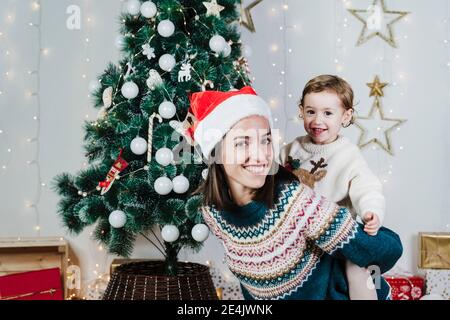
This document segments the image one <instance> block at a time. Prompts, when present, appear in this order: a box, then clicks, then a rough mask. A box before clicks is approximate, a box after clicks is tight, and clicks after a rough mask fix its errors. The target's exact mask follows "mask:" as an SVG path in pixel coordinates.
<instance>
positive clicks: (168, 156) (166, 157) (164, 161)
mask: <svg viewBox="0 0 450 320" xmlns="http://www.w3.org/2000/svg"><path fill="white" fill-rule="evenodd" d="M155 159H156V162H158V163H159V164H160V165H162V166H163V167H165V166H168V165H169V164H171V163H172V161H173V152H172V150H170V149H168V148H161V149H159V150H158V151H156V154H155Z"/></svg>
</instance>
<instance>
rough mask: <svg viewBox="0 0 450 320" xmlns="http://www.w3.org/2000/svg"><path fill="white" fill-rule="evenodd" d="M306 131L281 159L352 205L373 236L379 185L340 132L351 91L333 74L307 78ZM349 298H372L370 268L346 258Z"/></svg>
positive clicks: (379, 218)
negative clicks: (361, 266) (355, 263)
mask: <svg viewBox="0 0 450 320" xmlns="http://www.w3.org/2000/svg"><path fill="white" fill-rule="evenodd" d="M299 116H300V118H302V119H303V122H304V127H305V130H306V132H307V135H306V136H302V137H298V138H296V139H295V140H294V141H293V142H291V143H290V144H288V145H287V146H285V147H284V148H283V149H282V150H281V154H280V156H281V159H280V160H281V164H283V165H284V166H286V167H287V168H288V169H290V170H291V171H292V172H293V173H294V174H295V175H296V176H297V177H298V178H299V179H300V181H301V182H302V183H304V184H306V185H308V186H309V187H311V188H312V189H314V190H315V191H316V192H317V193H318V194H320V195H323V196H325V197H326V198H328V199H329V200H331V201H334V202H336V203H338V204H339V205H342V206H345V207H347V208H349V209H350V211H351V212H352V213H353V215H354V217H356V214H357V215H358V216H359V217H360V218H361V220H362V222H363V223H364V231H365V232H367V233H368V234H370V235H376V234H377V232H378V229H379V228H380V227H381V225H382V222H383V217H384V207H385V200H384V197H383V194H382V185H381V183H380V181H379V180H378V178H377V177H376V176H375V175H374V174H373V173H372V172H371V170H370V169H369V166H368V165H367V163H366V161H365V160H364V158H363V156H362V154H361V152H360V150H359V148H358V147H357V146H356V145H354V144H353V143H351V142H350V140H348V139H347V138H345V137H343V136H341V135H340V134H339V132H340V130H341V127H344V128H346V127H348V126H350V125H351V124H352V123H353V90H352V88H351V87H350V85H349V84H348V83H347V82H346V81H345V80H343V79H341V78H339V77H337V76H331V75H321V76H318V77H316V78H314V79H312V80H310V81H309V82H308V83H307V84H306V86H305V89H304V90H303V94H302V98H301V101H300V115H299ZM346 274H347V279H348V284H349V292H350V299H351V300H376V299H377V294H376V290H375V288H374V287H373V286H371V285H369V284H370V282H369V277H370V273H369V271H368V270H366V269H365V268H360V267H359V266H356V265H354V264H353V263H351V262H349V261H346Z"/></svg>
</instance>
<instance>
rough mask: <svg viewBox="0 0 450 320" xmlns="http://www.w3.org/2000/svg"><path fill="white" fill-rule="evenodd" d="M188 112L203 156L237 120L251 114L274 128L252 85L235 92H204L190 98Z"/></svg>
mask: <svg viewBox="0 0 450 320" xmlns="http://www.w3.org/2000/svg"><path fill="white" fill-rule="evenodd" d="M190 101H191V108H190V112H191V113H192V114H193V115H194V117H195V118H196V119H195V122H194V125H193V127H191V128H190V129H189V134H190V135H191V137H193V139H194V141H195V142H197V143H198V144H199V146H200V148H201V150H202V153H203V155H204V156H205V157H206V159H209V157H210V155H211V151H212V150H213V149H214V147H215V146H216V144H217V143H219V142H220V141H221V140H222V138H223V137H224V136H225V135H226V134H227V132H228V131H229V130H230V129H231V128H232V127H233V126H234V125H235V124H236V123H237V122H239V121H240V120H242V119H244V118H247V117H249V116H253V115H259V116H263V117H265V118H266V119H267V120H268V121H269V124H270V128H272V127H273V122H272V114H271V112H270V107H269V106H268V105H267V103H266V102H265V101H264V100H263V99H262V98H261V97H259V96H258V95H257V94H256V92H255V90H253V88H252V87H249V86H247V87H243V88H242V89H240V90H237V91H229V92H221V91H203V92H196V93H194V94H193V95H192V96H191V97H190Z"/></svg>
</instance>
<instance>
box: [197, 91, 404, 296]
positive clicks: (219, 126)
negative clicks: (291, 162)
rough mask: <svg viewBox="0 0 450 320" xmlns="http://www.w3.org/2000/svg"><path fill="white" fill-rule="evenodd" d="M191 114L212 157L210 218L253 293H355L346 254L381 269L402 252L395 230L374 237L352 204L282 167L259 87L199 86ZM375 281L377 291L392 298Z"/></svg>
mask: <svg viewBox="0 0 450 320" xmlns="http://www.w3.org/2000/svg"><path fill="white" fill-rule="evenodd" d="M191 112H192V113H193V114H194V116H195V117H196V119H197V120H196V123H195V124H194V128H193V129H192V130H191V132H192V131H193V135H194V140H195V141H196V142H197V143H198V144H199V146H200V148H201V150H202V153H203V155H204V157H205V158H206V159H207V160H208V163H209V171H208V177H207V179H206V181H205V183H204V185H203V186H202V187H201V189H200V192H201V193H202V194H203V204H204V206H203V208H202V213H203V217H204V219H205V221H206V223H207V224H208V225H209V227H210V229H211V231H212V232H213V233H214V234H215V235H216V236H217V237H218V238H219V239H220V240H221V242H222V243H223V246H224V248H225V251H226V260H227V264H228V267H229V268H230V270H231V271H232V272H233V273H234V275H235V276H236V277H237V278H238V279H239V280H240V282H241V285H242V289H243V293H244V297H245V298H246V299H349V293H348V291H349V290H348V283H347V280H346V277H345V260H346V259H348V260H350V261H352V262H353V263H355V264H356V265H358V266H360V267H365V268H367V267H369V266H374V267H373V268H372V269H373V270H377V268H378V271H379V273H378V275H380V274H381V273H384V272H386V271H387V270H389V269H390V268H391V267H392V266H393V265H394V264H395V262H396V261H397V260H398V259H399V258H400V256H401V254H402V245H401V242H400V239H399V237H398V236H397V235H396V234H395V233H393V232H392V231H390V230H388V229H386V228H381V229H380V231H379V233H378V235H376V236H369V235H367V234H366V233H365V232H364V231H363V226H362V225H360V224H358V223H357V222H356V221H355V220H353V218H352V217H351V215H350V213H349V212H348V210H347V209H345V208H340V207H338V206H337V205H336V204H335V203H332V202H329V201H327V200H326V199H325V198H323V197H321V196H319V195H317V194H315V193H314V192H313V191H312V190H311V189H310V188H309V187H307V186H305V185H303V184H301V183H300V182H299V181H298V180H297V179H296V178H295V177H294V176H292V175H291V174H290V173H289V172H287V171H286V170H285V169H283V168H281V167H280V168H279V170H278V166H277V164H276V163H275V162H274V145H273V143H272V134H273V131H272V117H271V113H270V108H269V107H268V106H267V104H266V103H265V102H264V100H262V99H261V98H260V97H258V96H257V95H256V93H255V92H254V90H253V89H252V88H250V87H244V88H242V89H241V90H239V91H232V92H217V91H206V92H201V93H196V94H194V95H193V96H192V98H191ZM380 272H381V273H380ZM375 280H376V281H375V282H376V285H377V294H378V298H379V299H389V286H388V285H387V283H386V282H385V281H384V279H382V278H381V277H378V278H377V279H375ZM368 285H372V283H368Z"/></svg>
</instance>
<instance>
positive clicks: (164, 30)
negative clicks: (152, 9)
mask: <svg viewBox="0 0 450 320" xmlns="http://www.w3.org/2000/svg"><path fill="white" fill-rule="evenodd" d="M174 32H175V25H174V24H173V22H172V21H170V20H163V21H161V22H160V23H158V33H159V34H160V35H161V36H162V37H165V38H168V37H170V36H172V35H173V33H174Z"/></svg>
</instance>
